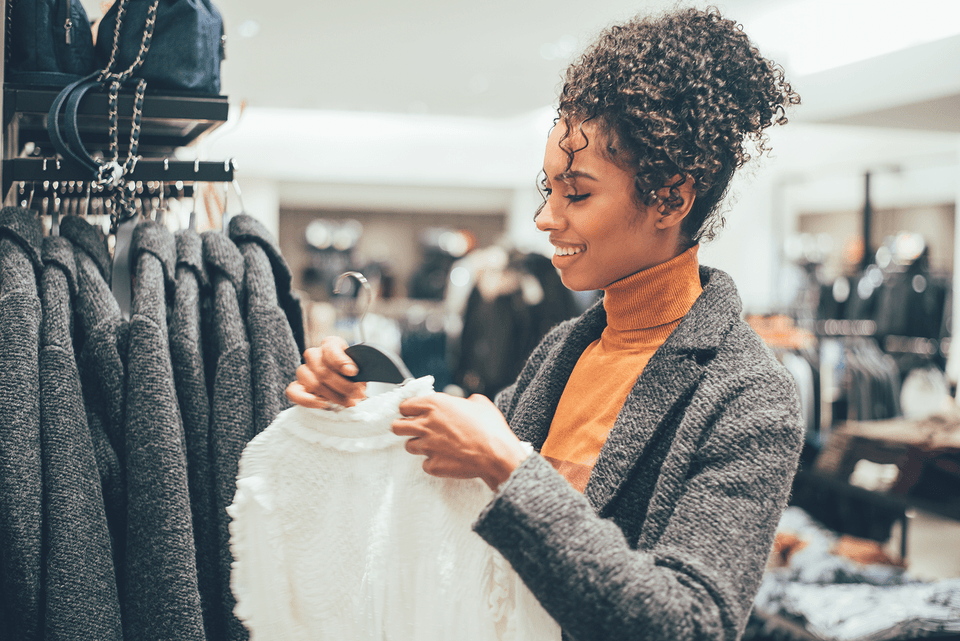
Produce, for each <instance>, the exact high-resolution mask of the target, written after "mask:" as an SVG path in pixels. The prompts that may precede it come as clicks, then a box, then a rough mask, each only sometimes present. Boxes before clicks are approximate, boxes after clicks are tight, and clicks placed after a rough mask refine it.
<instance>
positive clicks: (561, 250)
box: [553, 247, 583, 256]
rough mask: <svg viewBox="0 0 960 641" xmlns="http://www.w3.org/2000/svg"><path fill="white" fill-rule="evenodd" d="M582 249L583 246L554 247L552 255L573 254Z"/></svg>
mask: <svg viewBox="0 0 960 641" xmlns="http://www.w3.org/2000/svg"><path fill="white" fill-rule="evenodd" d="M582 251H583V247H554V249H553V255H554V256H574V255H576V254H579V253H581V252H582Z"/></svg>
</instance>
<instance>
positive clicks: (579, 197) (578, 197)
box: [567, 194, 590, 203]
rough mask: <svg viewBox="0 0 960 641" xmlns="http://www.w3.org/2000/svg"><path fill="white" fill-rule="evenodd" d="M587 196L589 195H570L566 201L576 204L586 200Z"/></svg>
mask: <svg viewBox="0 0 960 641" xmlns="http://www.w3.org/2000/svg"><path fill="white" fill-rule="evenodd" d="M589 196H590V194H570V195H569V196H567V200H569V201H570V202H572V203H578V202H580V201H581V200H586V199H587V198H588V197H589Z"/></svg>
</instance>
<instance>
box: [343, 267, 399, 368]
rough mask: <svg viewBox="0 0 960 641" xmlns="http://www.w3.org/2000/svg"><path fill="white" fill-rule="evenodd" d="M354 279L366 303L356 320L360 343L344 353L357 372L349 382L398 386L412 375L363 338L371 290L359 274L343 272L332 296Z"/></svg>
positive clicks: (394, 358) (394, 357)
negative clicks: (347, 281)
mask: <svg viewBox="0 0 960 641" xmlns="http://www.w3.org/2000/svg"><path fill="white" fill-rule="evenodd" d="M351 276H352V277H353V278H355V279H356V280H357V281H358V282H359V283H360V285H361V286H362V288H363V289H364V290H366V292H367V302H366V305H364V307H363V311H362V312H361V313H360V317H359V318H358V319H357V328H358V331H359V334H360V342H359V343H356V344H354V345H351V346H350V347H348V348H347V349H346V350H345V351H346V354H347V356H349V357H350V358H352V359H353V362H354V363H356V364H357V368H358V370H359V371H358V372H357V373H356V374H355V375H353V376H348V377H347V378H349V379H350V380H351V381H356V382H368V381H369V382H382V383H394V384H396V385H399V384H400V383H403V382H405V381H408V380H410V379H412V378H413V374H411V373H410V370H409V369H408V368H407V366H406V365H404V363H403V361H402V360H400V358H399V357H397V356H396V355H394V354H391V353H390V352H388V351H386V350H382V349H380V348H379V347H375V346H373V345H370V344H369V343H367V342H366V341H365V340H364V336H363V317H364V316H366V314H367V308H368V307H369V306H370V303H371V302H372V301H373V288H372V287H370V283H368V282H367V279H366V278H364V276H363V274H361V273H360V272H345V273H343V274H340V276H339V277H338V278H337V284H336V287H334V288H333V293H334V294H339V293H340V287H341V286H342V285H343V281H344V280H346V279H347V278H349V277H351Z"/></svg>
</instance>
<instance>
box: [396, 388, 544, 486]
mask: <svg viewBox="0 0 960 641" xmlns="http://www.w3.org/2000/svg"><path fill="white" fill-rule="evenodd" d="M400 414H401V415H402V416H403V418H399V419H397V420H396V421H394V422H393V426H392V427H393V431H394V433H396V434H399V435H400V436H409V437H411V438H410V439H409V440H408V441H407V444H406V448H407V451H408V452H410V453H411V454H420V455H422V456H426V457H427V460H425V461H424V462H423V469H424V471H425V472H426V473H427V474H432V475H433V476H442V477H447V478H456V479H469V478H481V479H483V481H484V482H485V483H486V484H487V485H488V486H490V489H492V490H494V491H496V490H497V487H498V486H499V485H500V484H501V483H503V482H504V481H506V480H507V478H508V477H509V476H510V473H511V472H513V470H515V469H516V468H517V466H518V465H519V464H520V462H521V461H523V459H525V458H526V457H527V451H526V450H525V449H524V447H523V445H522V444H521V443H520V439H518V438H517V437H516V435H515V434H514V433H513V432H512V431H511V430H510V426H509V425H507V421H506V419H505V418H504V417H503V414H501V413H500V410H498V409H497V406H496V405H494V404H493V403H492V402H490V400H489V399H488V398H487V397H485V396H481V395H479V394H474V395H473V396H471V397H470V398H457V397H455V396H450V395H448V394H439V393H435V394H430V395H429V396H421V397H418V398H412V399H409V400H406V401H403V402H402V403H401V404H400Z"/></svg>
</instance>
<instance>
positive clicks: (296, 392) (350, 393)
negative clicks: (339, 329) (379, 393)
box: [287, 336, 367, 407]
mask: <svg viewBox="0 0 960 641" xmlns="http://www.w3.org/2000/svg"><path fill="white" fill-rule="evenodd" d="M346 348H347V342H346V341H345V340H343V339H342V338H340V337H339V336H328V337H327V338H325V339H323V341H322V342H321V344H320V346H319V347H311V348H309V349H307V350H306V351H304V353H303V365H301V366H300V367H298V368H297V380H296V381H294V382H293V383H291V384H290V385H289V386H288V387H287V398H289V399H290V400H291V401H292V402H294V403H297V404H298V405H303V406H305V407H327V406H328V405H329V404H330V403H335V404H337V405H342V406H345V407H350V406H353V405H356V403H357V401H360V400H362V399H363V398H364V394H365V392H366V388H367V386H366V383H357V382H354V381H351V380H349V379H348V378H345V376H352V375H354V374H356V373H357V371H358V370H357V366H356V363H354V362H353V360H352V359H351V358H350V357H349V356H348V355H347V354H346V352H345V350H346Z"/></svg>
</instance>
